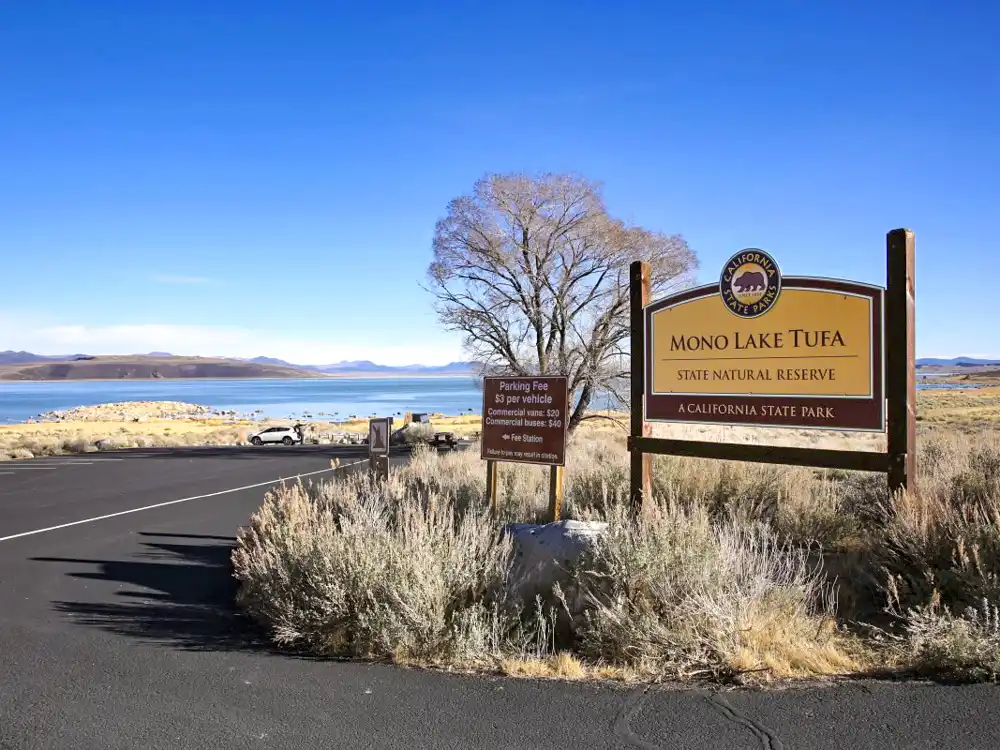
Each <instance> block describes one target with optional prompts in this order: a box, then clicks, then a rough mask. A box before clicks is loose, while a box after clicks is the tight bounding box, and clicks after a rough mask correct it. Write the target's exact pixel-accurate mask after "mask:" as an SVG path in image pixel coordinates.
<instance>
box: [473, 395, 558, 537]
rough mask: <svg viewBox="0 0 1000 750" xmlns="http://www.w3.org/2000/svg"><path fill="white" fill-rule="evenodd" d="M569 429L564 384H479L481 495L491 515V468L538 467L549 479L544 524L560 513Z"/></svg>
mask: <svg viewBox="0 0 1000 750" xmlns="http://www.w3.org/2000/svg"><path fill="white" fill-rule="evenodd" d="M568 423H569V384H568V380H567V378H566V377H564V376H558V377H542V376H539V377H488V378H483V432H482V441H481V444H480V445H481V453H480V455H481V457H482V458H483V460H484V461H486V492H487V494H488V496H489V502H490V508H492V509H493V511H494V513H495V512H496V495H497V463H498V462H500V461H509V462H511V463H525V464H542V465H545V466H549V467H551V469H550V473H549V518H550V520H552V521H558V520H559V516H560V514H561V512H562V497H563V467H564V466H565V465H566V434H567V427H568Z"/></svg>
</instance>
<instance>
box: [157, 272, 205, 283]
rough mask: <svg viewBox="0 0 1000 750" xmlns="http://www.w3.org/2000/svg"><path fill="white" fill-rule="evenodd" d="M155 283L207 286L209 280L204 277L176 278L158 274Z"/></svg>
mask: <svg viewBox="0 0 1000 750" xmlns="http://www.w3.org/2000/svg"><path fill="white" fill-rule="evenodd" d="M153 280H154V281H158V282H160V283H161V284H207V283H209V279H207V278H205V277H204V276H175V275H173V274H156V275H155V276H153Z"/></svg>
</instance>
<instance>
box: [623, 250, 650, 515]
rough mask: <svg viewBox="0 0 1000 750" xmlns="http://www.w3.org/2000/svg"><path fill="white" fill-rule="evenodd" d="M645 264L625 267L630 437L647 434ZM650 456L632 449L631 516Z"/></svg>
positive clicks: (638, 506)
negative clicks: (629, 362)
mask: <svg viewBox="0 0 1000 750" xmlns="http://www.w3.org/2000/svg"><path fill="white" fill-rule="evenodd" d="M649 276H650V268H649V264H648V263H643V262H642V261H638V260H637V261H635V262H634V263H632V265H631V266H630V267H629V308H630V323H631V327H632V338H631V344H630V348H631V352H630V359H631V367H630V369H631V375H632V383H631V386H632V388H631V399H630V400H631V402H632V403H631V412H632V415H631V420H630V422H631V423H630V429H629V434H630V435H631V436H632V437H644V436H646V435H647V429H646V423H645V414H644V413H643V399H644V395H645V393H646V347H645V333H646V332H645V311H644V308H645V307H646V305H647V304H649ZM652 465H653V457H652V456H651V455H648V454H644V453H642V452H641V451H638V450H635V449H634V448H633V450H632V454H631V457H630V462H629V499H630V501H631V504H632V514H633V516H634V517H636V518H638V517H639V515H640V513H641V512H642V504H643V501H644V499H645V498H647V497H648V496H649V494H650V487H651V482H652V477H651V474H652Z"/></svg>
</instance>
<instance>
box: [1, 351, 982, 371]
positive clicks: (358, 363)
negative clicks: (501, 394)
mask: <svg viewBox="0 0 1000 750" xmlns="http://www.w3.org/2000/svg"><path fill="white" fill-rule="evenodd" d="M93 356H94V355H90V354H60V355H46V354H32V353H31V352H24V351H20V352H15V351H12V350H10V349H8V350H6V351H0V365H27V364H35V363H39V364H43V363H46V362H74V361H77V360H86V359H92V358H93ZM132 356H134V357H173V356H175V355H173V354H170V353H169V352H147V353H145V354H135V355H132ZM213 359H222V358H221V357H216V358H213ZM227 359H230V360H235V361H238V362H250V363H252V364H257V365H271V366H274V367H292V368H295V369H298V370H309V371H312V372H320V373H326V374H329V375H398V376H407V375H410V376H418V375H437V376H442V375H455V376H460V375H478V374H479V372H480V370H481V365H480V364H479V363H478V362H449V363H448V364H446V365H379V364H376V363H375V362H370V361H368V360H354V361H344V362H335V363H332V364H327V365H298V364H295V363H293V362H287V361H285V360H283V359H277V358H276V357H253V358H250V359H247V358H242V357H228V358H227ZM983 366H1000V359H977V358H975V357H953V358H952V359H942V358H939V357H924V358H921V359H918V360H917V367H983Z"/></svg>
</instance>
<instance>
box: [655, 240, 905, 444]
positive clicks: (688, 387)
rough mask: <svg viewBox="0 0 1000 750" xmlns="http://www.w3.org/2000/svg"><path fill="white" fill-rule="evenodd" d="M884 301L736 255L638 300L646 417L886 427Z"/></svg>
mask: <svg viewBox="0 0 1000 750" xmlns="http://www.w3.org/2000/svg"><path fill="white" fill-rule="evenodd" d="M882 307H883V290H882V289H881V288H880V287H875V286H869V285H866V284H859V283H856V282H851V281H841V280H834V279H814V278H804V277H786V278H784V279H782V278H781V275H780V271H779V270H778V267H777V264H776V263H774V261H773V259H772V258H771V257H770V256H769V255H768V254H767V253H764V252H763V251H759V250H749V251H743V253H742V254H737V255H736V256H734V259H733V260H731V261H730V263H728V264H727V266H726V269H725V270H724V271H723V274H722V278H721V280H720V283H719V284H718V285H715V284H713V285H711V286H704V287H698V288H696V289H690V290H687V291H685V292H681V293H680V294H676V295H673V296H671V297H667V298H666V299H663V300H659V301H657V302H654V303H653V304H651V305H649V306H648V307H647V308H646V310H645V313H646V315H645V323H646V339H645V340H646V404H645V416H646V419H647V420H649V421H665V422H714V423H725V424H742V425H754V426H789V427H813V428H826V429H852V430H872V431H875V430H878V431H881V430H884V429H885V413H884V412H885V410H884V397H883V363H882V357H883V353H882V352H883V342H882V335H883V334H882V331H883V322H882Z"/></svg>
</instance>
